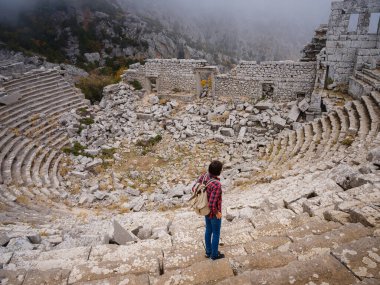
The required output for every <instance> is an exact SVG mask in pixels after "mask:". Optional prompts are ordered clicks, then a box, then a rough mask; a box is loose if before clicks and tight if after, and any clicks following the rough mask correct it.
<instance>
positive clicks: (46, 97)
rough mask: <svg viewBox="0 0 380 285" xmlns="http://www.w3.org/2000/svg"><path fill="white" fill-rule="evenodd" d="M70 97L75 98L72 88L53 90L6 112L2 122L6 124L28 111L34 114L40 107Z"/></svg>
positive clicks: (2, 116) (3, 114) (2, 115)
mask: <svg viewBox="0 0 380 285" xmlns="http://www.w3.org/2000/svg"><path fill="white" fill-rule="evenodd" d="M68 96H75V93H74V91H72V90H71V89H70V88H67V89H66V90H62V88H59V89H57V90H56V91H54V90H53V92H51V91H50V92H49V93H43V94H41V95H39V96H35V97H36V98H31V99H30V100H25V102H24V103H22V104H17V105H15V106H13V107H12V108H9V109H6V110H4V111H3V113H2V114H1V115H0V116H1V118H2V119H1V121H2V122H4V124H6V123H7V121H9V119H10V118H13V117H17V115H19V114H20V113H26V112H27V111H28V112H29V113H33V110H34V109H35V108H37V107H38V106H41V105H45V104H47V103H51V102H52V101H53V100H59V99H60V98H65V97H68Z"/></svg>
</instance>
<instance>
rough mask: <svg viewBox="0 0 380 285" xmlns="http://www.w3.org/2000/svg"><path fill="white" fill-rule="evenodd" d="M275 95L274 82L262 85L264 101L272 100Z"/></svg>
mask: <svg viewBox="0 0 380 285" xmlns="http://www.w3.org/2000/svg"><path fill="white" fill-rule="evenodd" d="M273 95H274V84H273V83H272V82H267V83H263V84H262V85H261V97H262V99H269V98H272V97H273Z"/></svg>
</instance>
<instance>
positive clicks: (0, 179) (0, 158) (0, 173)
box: [0, 137, 22, 183]
mask: <svg viewBox="0 0 380 285" xmlns="http://www.w3.org/2000/svg"><path fill="white" fill-rule="evenodd" d="M21 139H22V138H21V137H13V139H12V140H10V141H9V142H8V143H7V144H6V145H5V146H4V147H2V148H1V152H0V165H1V169H0V183H4V182H5V181H4V180H5V173H4V169H5V162H4V161H5V157H6V156H7V155H8V154H9V152H10V151H11V150H12V148H13V147H14V146H15V145H17V143H19V141H21Z"/></svg>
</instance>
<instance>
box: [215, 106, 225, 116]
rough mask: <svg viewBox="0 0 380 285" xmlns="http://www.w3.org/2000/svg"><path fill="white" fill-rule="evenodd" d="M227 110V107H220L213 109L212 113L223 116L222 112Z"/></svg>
mask: <svg viewBox="0 0 380 285" xmlns="http://www.w3.org/2000/svg"><path fill="white" fill-rule="evenodd" d="M226 109H227V105H225V104H224V105H220V106H218V107H216V108H215V110H214V113H216V114H218V115H223V114H224V112H225V111H226Z"/></svg>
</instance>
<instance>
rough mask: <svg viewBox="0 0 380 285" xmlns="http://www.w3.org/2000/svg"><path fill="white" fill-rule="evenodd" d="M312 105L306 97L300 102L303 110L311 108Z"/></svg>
mask: <svg viewBox="0 0 380 285" xmlns="http://www.w3.org/2000/svg"><path fill="white" fill-rule="evenodd" d="M309 107H310V105H309V103H308V102H307V101H306V99H303V100H302V101H301V102H299V103H298V108H299V109H300V111H301V112H306V111H307V110H308V109H309Z"/></svg>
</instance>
